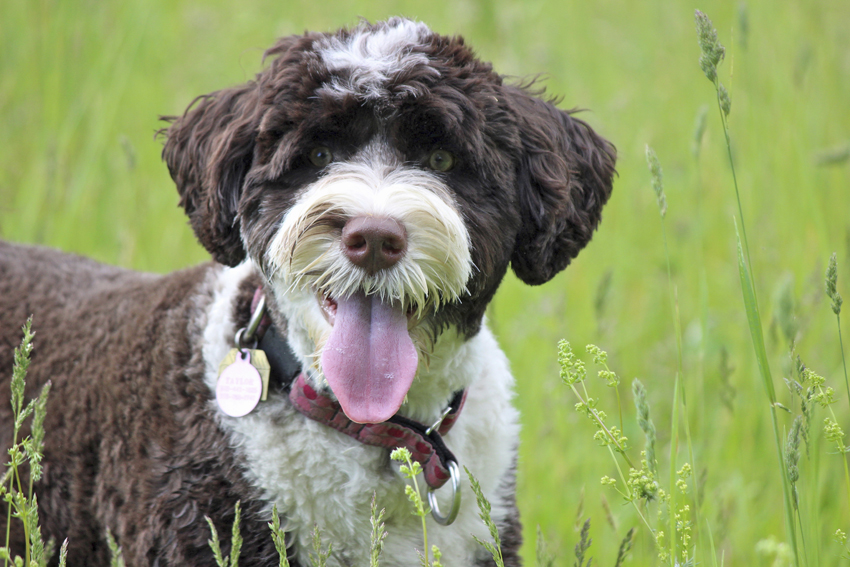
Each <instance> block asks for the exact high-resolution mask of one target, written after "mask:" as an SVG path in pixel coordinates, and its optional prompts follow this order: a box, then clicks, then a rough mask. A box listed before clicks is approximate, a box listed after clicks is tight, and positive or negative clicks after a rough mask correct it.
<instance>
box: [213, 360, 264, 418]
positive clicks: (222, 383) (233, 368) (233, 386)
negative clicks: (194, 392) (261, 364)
mask: <svg viewBox="0 0 850 567" xmlns="http://www.w3.org/2000/svg"><path fill="white" fill-rule="evenodd" d="M262 395H263V379H262V377H261V376H260V372H259V370H257V369H256V368H254V367H253V366H252V365H251V352H250V351H248V350H241V351H236V356H235V361H234V362H233V363H232V364H230V365H228V366H227V367H226V368H225V369H224V370H223V371H222V373H221V374H220V375H219V377H218V382H217V383H216V386H215V399H216V401H217V402H218V407H220V408H221V411H223V412H224V413H226V414H227V415H229V416H232V417H242V416H243V415H247V414H249V413H250V412H251V410H253V409H254V408H255V407H257V404H258V403H259V402H260V398H261V397H262Z"/></svg>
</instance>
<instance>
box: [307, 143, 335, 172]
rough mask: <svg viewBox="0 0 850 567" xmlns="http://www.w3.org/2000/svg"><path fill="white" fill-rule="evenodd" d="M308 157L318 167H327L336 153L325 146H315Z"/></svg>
mask: <svg viewBox="0 0 850 567" xmlns="http://www.w3.org/2000/svg"><path fill="white" fill-rule="evenodd" d="M308 157H309V158H310V163H312V164H313V165H315V166H316V167H325V166H326V165H328V164H329V163H330V162H332V161H333V160H334V155H333V154H332V153H331V150H330V149H329V148H327V147H325V146H318V147H315V148H313V149H312V150H310V154H309V156H308Z"/></svg>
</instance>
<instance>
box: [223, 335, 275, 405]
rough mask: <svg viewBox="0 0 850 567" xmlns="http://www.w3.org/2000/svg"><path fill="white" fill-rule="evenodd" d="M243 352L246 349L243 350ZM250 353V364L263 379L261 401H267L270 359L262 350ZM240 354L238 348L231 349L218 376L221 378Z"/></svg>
mask: <svg viewBox="0 0 850 567" xmlns="http://www.w3.org/2000/svg"><path fill="white" fill-rule="evenodd" d="M242 350H243V351H244V350H246V349H242ZM247 350H248V352H249V353H251V358H250V360H249V362H250V363H251V366H253V367H254V368H256V369H257V371H258V372H259V373H260V378H262V379H263V395H262V397H260V400H261V401H263V402H264V401H266V398H268V396H269V375H270V374H271V371H272V365H271V364H270V363H269V359H268V357H267V356H266V352H265V351H263V350H260V349H247ZM237 354H239V349H238V348H232V349H230V352H228V353H227V356H225V357H224V360H222V361H221V364H219V365H218V375H219V376H221V373H222V372H224V369H225V368H227V367H228V366H230V365H231V364H233V363H234V362H236V355H237Z"/></svg>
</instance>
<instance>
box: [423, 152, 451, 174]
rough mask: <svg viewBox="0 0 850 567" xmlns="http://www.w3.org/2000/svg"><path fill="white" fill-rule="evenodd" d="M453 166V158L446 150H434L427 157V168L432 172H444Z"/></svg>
mask: <svg viewBox="0 0 850 567" xmlns="http://www.w3.org/2000/svg"><path fill="white" fill-rule="evenodd" d="M454 166H455V157H454V156H453V155H452V154H450V153H449V152H447V151H446V150H434V151H433V152H431V155H430V156H428V167H430V168H431V169H433V170H434V171H442V172H446V171H448V170H450V169H451V168H453V167H454Z"/></svg>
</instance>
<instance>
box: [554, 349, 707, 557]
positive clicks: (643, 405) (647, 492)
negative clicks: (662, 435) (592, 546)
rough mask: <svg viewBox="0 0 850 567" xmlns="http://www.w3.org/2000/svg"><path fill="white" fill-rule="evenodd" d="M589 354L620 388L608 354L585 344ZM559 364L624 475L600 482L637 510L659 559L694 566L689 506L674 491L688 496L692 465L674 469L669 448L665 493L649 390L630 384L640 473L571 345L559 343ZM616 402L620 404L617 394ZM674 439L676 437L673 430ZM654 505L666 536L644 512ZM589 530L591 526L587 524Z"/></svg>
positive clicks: (584, 545) (580, 548)
mask: <svg viewBox="0 0 850 567" xmlns="http://www.w3.org/2000/svg"><path fill="white" fill-rule="evenodd" d="M586 350H587V353H588V354H590V355H592V356H593V360H594V362H595V363H596V364H598V365H601V366H603V369H602V370H600V371H599V376H600V377H602V378H605V379H606V381H607V382H608V384H609V385H612V384H613V385H614V386H615V387H616V384H615V382H614V381H613V380H611V379H610V376H611V375H614V373H613V372H612V371H611V370H610V368H609V367H608V364H607V360H608V355H607V353H606V352H605V351H603V350H602V349H600V348H599V347H597V346H595V345H587V348H586ZM558 362H559V364H560V366H561V379H562V380H563V381H564V383H565V384H567V385H568V386H569V387H570V389H571V390H572V391H573V393H574V394H575V395H576V396H577V397H578V399H579V402H578V403H577V404H576V406H575V408H576V411H578V412H579V413H580V414H584V415H585V416H587V417H588V418H589V419H590V420H591V422H592V423H593V424H594V426H595V427H596V428H597V431H596V434H595V435H594V439H596V440H597V441H598V442H599V443H600V444H601V445H602V446H604V447H606V448H607V449H608V451H609V453H610V455H611V458H612V459H613V461H614V465H615V466H616V468H617V471H618V474H619V477H620V478H619V481H617V480H615V479H613V478H611V477H608V476H603V477H602V479H601V482H602V484H603V485H606V486H610V487H612V488H613V489H614V490H616V491H617V493H619V494H620V496H621V497H622V498H623V499H624V500H625V501H626V502H628V503H630V504H631V505H632V506H633V508H634V509H635V511H636V512H637V514H638V516H639V517H640V518H641V520H642V521H643V523H644V525H645V526H646V527H647V529H648V530H649V532H650V533H651V534H652V536H653V539H654V541H655V545H656V550H657V552H658V558H659V560H661V561H663V562H666V561H669V562H670V565H671V566H675V565H687V564H693V563H695V548H694V546H693V543H692V541H691V540H692V532H693V518H692V514H691V507H690V505H689V504H687V503H686V502H685V501H684V500H682V501H679V500H677V499H676V498H675V497H674V494H676V493H679V494H681V495H682V496H683V497H687V495H688V494H689V493H690V491H689V485H688V480H689V479H690V478H691V473H692V468H691V465H690V464H689V463H684V464H683V465H682V466H681V468H679V469H676V467H675V452H674V451H673V449H672V447H671V453H670V459H671V469H672V474H671V481H670V487H669V488H668V489H667V490H665V489H664V488H662V487H661V485H660V484H659V482H658V473H657V470H658V469H657V464H656V462H655V456H654V455H655V443H656V429H655V425H654V424H653V423H652V420H651V419H650V416H649V404H648V402H647V396H646V388H645V387H644V386H643V384H642V383H641V382H640V381H639V380H637V379H635V380H634V382H633V383H632V391H633V394H634V398H635V406H636V409H637V421H638V425H639V427H640V428H641V430H642V431H643V432H644V436H645V437H646V448H645V449H644V451H642V452H641V455H642V459H641V467H640V468H639V469H638V468H637V467H635V466H633V465H632V461H631V459H630V458H629V456H628V453H627V449H628V439H627V438H626V436H625V435H623V434H622V433H621V430H620V429H618V428H617V427H616V426H611V427H608V426H606V424H605V420H606V419H607V415H606V414H605V412H604V411H602V410H601V409H599V408H598V399H597V398H593V397H591V395H590V394H589V393H588V390H587V386H586V377H587V370H586V366H585V364H584V362H583V361H582V360H581V359H580V358H578V357H577V356H576V355H575V353H574V352H573V351H572V347H571V346H570V344H569V343H568V342H567V341H565V340H562V341H560V342H559V343H558ZM577 385H580V386H581V388H582V392H579V391H578V389H577V387H576V386H577ZM676 385H677V386H676V388H675V390H674V393H673V401H674V405H673V407H674V412H673V419H672V423H673V426H672V429H673V430H674V431H675V424H676V423H677V416H676V412H675V408H676V407H677V400H678V399H679V393H678V380H677V381H676ZM617 399H618V401H619V396H618V398H617ZM673 438H675V432H674V434H673ZM671 445H672V444H671ZM617 455H619V456H620V458H622V459H623V460H624V461H625V462H626V464H627V465H628V467H629V470H628V474H627V475H626V474H624V472H623V470H622V468H621V467H620V463H619V460H618V457H617ZM655 502H658V503H660V504H662V505H661V506H659V509H658V515H659V526H660V525H661V521H662V519H663V518H662V517H663V516H664V515H666V520H667V526H668V530H669V531H668V532H667V533H665V532H664V530H663V529H661V528H660V527H659V528H656V527H653V525H652V523H651V522H650V521H649V519H648V518H647V515H646V514H645V510H646V509H647V508H648V506H649V505H650V504H652V503H655ZM587 526H588V524H586V527H587ZM587 529H589V527H588V528H587ZM631 538H632V535H631V534H630V535H629V536H627V538H626V540H628V541H629V542H630V541H631ZM626 540H623V542H622V543H621V549H620V553H619V554H618V555H622V556H625V553H626V552H627V551H628V549H629V548H630V546H631V544H630V543H626ZM588 545H589V542H586V536H585V535H583V536H582V540H581V541H580V543H579V546H578V547H576V557H577V559H579V565H580V562H581V561H582V560H583V557H584V553H585V551H586V548H587V546H588ZM579 552H580V553H579ZM621 562H622V557H619V558H618V564H620V563H621Z"/></svg>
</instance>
